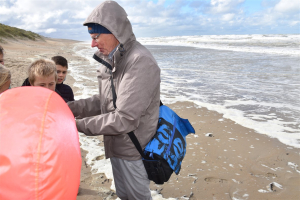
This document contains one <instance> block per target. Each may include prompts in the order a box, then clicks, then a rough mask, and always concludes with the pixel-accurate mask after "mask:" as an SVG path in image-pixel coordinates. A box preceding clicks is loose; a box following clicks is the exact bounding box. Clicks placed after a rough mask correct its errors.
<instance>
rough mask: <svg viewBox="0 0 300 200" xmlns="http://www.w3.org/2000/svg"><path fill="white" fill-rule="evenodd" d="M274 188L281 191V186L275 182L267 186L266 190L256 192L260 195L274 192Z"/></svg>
mask: <svg viewBox="0 0 300 200" xmlns="http://www.w3.org/2000/svg"><path fill="white" fill-rule="evenodd" d="M275 188H278V189H282V185H280V184H279V183H276V182H272V183H270V184H269V185H267V190H263V189H260V190H258V192H260V193H268V192H276V189H275Z"/></svg>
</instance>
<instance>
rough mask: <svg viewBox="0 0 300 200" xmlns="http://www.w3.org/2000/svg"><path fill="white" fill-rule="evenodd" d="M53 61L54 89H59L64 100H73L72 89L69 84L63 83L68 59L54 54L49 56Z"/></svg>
mask: <svg viewBox="0 0 300 200" xmlns="http://www.w3.org/2000/svg"><path fill="white" fill-rule="evenodd" d="M51 60H53V61H54V62H55V65H56V70H57V82H56V90H58V91H59V94H60V96H61V97H62V98H63V99H64V100H65V101H66V102H68V101H74V94H73V90H72V88H71V87H70V86H68V85H66V84H64V83H63V82H64V80H66V76H67V73H68V61H67V59H66V58H64V57H62V56H54V57H52V58H51Z"/></svg>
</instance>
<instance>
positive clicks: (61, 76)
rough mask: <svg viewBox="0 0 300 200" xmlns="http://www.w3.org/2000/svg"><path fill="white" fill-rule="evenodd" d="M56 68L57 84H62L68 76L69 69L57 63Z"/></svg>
mask: <svg viewBox="0 0 300 200" xmlns="http://www.w3.org/2000/svg"><path fill="white" fill-rule="evenodd" d="M56 70H57V84H61V83H62V82H63V81H64V80H65V78H66V76H67V72H68V69H67V68H66V67H63V66H61V65H56Z"/></svg>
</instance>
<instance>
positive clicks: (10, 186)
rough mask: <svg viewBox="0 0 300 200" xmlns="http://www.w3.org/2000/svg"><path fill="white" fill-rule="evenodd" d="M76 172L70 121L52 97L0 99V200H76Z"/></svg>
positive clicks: (37, 91)
mask: <svg viewBox="0 0 300 200" xmlns="http://www.w3.org/2000/svg"><path fill="white" fill-rule="evenodd" d="M80 168H81V154H80V146H79V138H78V132H77V128H76V124H75V120H74V116H73V114H72V112H71V111H70V109H69V107H68V105H67V104H66V103H65V102H64V100H63V99H62V98H61V97H60V96H59V95H58V94H57V93H56V92H53V91H51V90H48V89H45V88H42V87H19V88H14V89H10V90H7V91H5V92H3V93H2V94H1V95H0V199H35V200H37V199H68V200H69V199H76V196H77V191H78V188H79V183H80Z"/></svg>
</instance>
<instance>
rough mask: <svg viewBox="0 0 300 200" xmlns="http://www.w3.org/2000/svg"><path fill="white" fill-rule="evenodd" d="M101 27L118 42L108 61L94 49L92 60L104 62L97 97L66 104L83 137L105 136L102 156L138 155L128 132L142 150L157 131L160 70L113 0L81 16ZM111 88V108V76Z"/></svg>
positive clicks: (120, 8)
mask: <svg viewBox="0 0 300 200" xmlns="http://www.w3.org/2000/svg"><path fill="white" fill-rule="evenodd" d="M88 23H98V24H100V25H102V26H104V27H106V28H107V29H108V30H109V31H110V32H111V33H112V34H113V35H114V36H115V37H116V38H117V40H118V41H119V42H120V45H119V47H118V49H117V50H116V52H115V53H114V57H113V61H112V62H111V61H110V60H109V59H108V58H107V56H104V55H103V54H102V53H100V52H99V51H97V52H96V53H95V55H94V58H95V59H96V60H97V61H99V62H100V63H101V62H103V61H105V62H108V63H109V64H110V65H111V66H112V70H110V69H109V68H108V67H106V66H104V65H102V64H100V67H99V69H98V70H97V78H98V83H99V95H94V96H92V97H90V98H88V99H81V100H78V101H72V102H68V105H69V107H70V109H71V110H72V112H73V114H74V116H75V117H76V118H77V121H76V123H77V127H78V131H80V132H83V133H85V134H86V135H90V136H92V135H104V146H105V155H106V158H110V157H117V158H121V159H125V160H138V159H140V158H141V156H140V154H139V153H138V151H137V150H136V148H135V146H134V144H133V143H132V141H131V140H130V138H129V136H128V134H127V133H129V132H130V131H134V134H135V135H136V137H137V139H138V140H139V142H140V144H141V146H142V148H145V146H146V144H147V143H148V142H149V141H150V139H151V138H152V137H153V135H154V134H155V132H156V128H157V122H158V115H159V104H160V68H159V67H158V65H157V62H156V61H155V59H154V58H153V56H152V55H151V53H150V52H149V51H148V50H147V49H146V48H145V47H144V46H143V45H141V44H140V43H139V42H138V41H136V38H135V36H134V34H133V32H132V27H131V24H130V22H129V20H128V18H127V14H126V12H125V10H124V9H123V8H122V7H121V6H119V5H118V4H117V3H116V2H114V1H105V2H104V3H102V4H100V5H99V6H97V7H96V8H95V9H94V10H93V12H92V13H91V14H90V15H89V16H88V18H87V19H86V20H85V22H84V25H86V24H88ZM112 77H113V83H114V86H115V89H116V94H117V101H116V107H117V108H116V109H115V108H114V106H113V98H112V89H111V78H112Z"/></svg>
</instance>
